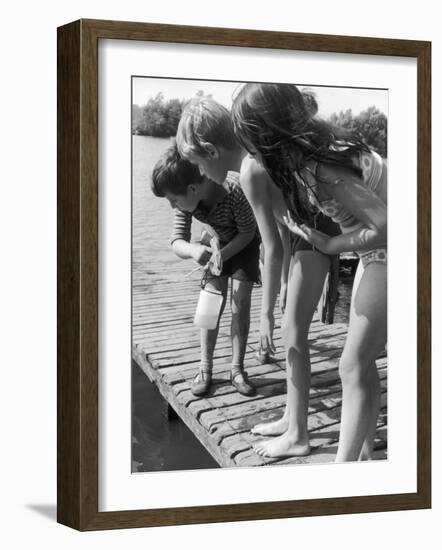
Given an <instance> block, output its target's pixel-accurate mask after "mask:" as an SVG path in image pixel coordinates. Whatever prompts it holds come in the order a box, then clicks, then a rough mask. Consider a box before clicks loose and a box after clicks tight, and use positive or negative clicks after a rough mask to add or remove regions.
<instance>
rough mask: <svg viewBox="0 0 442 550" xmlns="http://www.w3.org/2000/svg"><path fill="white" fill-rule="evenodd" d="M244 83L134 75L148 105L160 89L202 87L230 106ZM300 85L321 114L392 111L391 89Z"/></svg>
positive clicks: (137, 93) (180, 94)
mask: <svg viewBox="0 0 442 550" xmlns="http://www.w3.org/2000/svg"><path fill="white" fill-rule="evenodd" d="M240 86H241V83H238V82H219V81H210V80H180V79H168V78H148V77H134V79H133V88H132V93H133V103H136V104H137V105H140V106H141V105H145V104H146V103H147V101H148V100H149V99H150V98H151V97H154V96H156V95H157V94H158V93H159V92H162V93H163V94H164V97H165V98H166V99H172V98H178V99H190V98H191V97H194V96H195V94H196V92H197V91H198V90H203V91H204V92H205V94H212V96H213V99H215V100H216V101H219V102H220V103H222V104H223V105H225V106H226V107H228V108H230V107H231V105H232V96H233V94H234V92H235V90H237V89H238V88H239V87H240ZM299 86H300V87H308V88H309V89H311V90H313V91H314V92H315V94H316V99H317V102H318V107H319V111H318V114H319V116H323V117H327V116H329V115H331V114H332V113H338V112H339V111H343V110H346V109H351V110H352V111H353V114H354V115H357V114H359V113H360V112H361V111H363V110H364V109H367V108H368V107H371V106H372V105H374V106H376V107H378V108H379V109H380V110H381V111H382V112H383V113H385V114H386V115H387V114H388V91H387V90H373V89H366V88H337V87H327V86H311V85H309V84H299Z"/></svg>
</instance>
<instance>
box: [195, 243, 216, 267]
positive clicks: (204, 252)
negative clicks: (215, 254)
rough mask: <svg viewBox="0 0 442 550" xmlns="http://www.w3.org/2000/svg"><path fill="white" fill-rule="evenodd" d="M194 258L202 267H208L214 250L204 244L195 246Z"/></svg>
mask: <svg viewBox="0 0 442 550" xmlns="http://www.w3.org/2000/svg"><path fill="white" fill-rule="evenodd" d="M191 254H192V258H193V259H194V260H195V262H197V263H198V264H200V265H206V264H207V262H208V261H209V260H210V258H211V257H212V250H211V248H209V247H208V246H204V245H202V244H194V245H193V248H192V252H191Z"/></svg>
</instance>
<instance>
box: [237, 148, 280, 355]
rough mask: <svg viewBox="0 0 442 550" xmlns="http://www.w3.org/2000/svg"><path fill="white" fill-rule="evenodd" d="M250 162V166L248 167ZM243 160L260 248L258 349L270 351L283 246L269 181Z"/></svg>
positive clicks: (246, 191)
mask: <svg viewBox="0 0 442 550" xmlns="http://www.w3.org/2000/svg"><path fill="white" fill-rule="evenodd" d="M252 162H253V164H252ZM252 162H249V160H248V159H245V160H244V161H243V167H242V168H241V187H242V189H243V191H244V194H245V195H246V197H247V199H248V201H249V203H250V205H251V206H252V208H253V211H254V213H255V218H256V221H257V223H258V228H259V231H260V233H261V238H262V243H263V246H264V254H265V256H264V273H263V293H262V303H261V323H260V334H261V347H262V348H264V349H265V348H270V349H271V350H274V346H273V327H274V313H273V312H274V307H275V302H276V296H277V294H278V290H279V287H280V282H281V276H282V271H283V270H282V266H283V263H284V262H283V260H284V246H283V242H282V240H281V235H280V232H279V231H278V225H277V222H276V219H275V216H274V214H273V209H272V200H271V193H270V188H269V185H270V184H271V181H270V179H269V177H268V175H267V174H266V172H265V171H264V170H260V169H259V167H258V168H257V166H256V162H255V161H252Z"/></svg>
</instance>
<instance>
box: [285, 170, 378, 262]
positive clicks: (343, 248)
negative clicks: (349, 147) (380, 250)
mask: <svg viewBox="0 0 442 550" xmlns="http://www.w3.org/2000/svg"><path fill="white" fill-rule="evenodd" d="M319 172H320V173H319V174H318V175H319V177H320V178H321V179H323V180H325V181H330V182H331V183H330V184H322V185H323V189H325V190H326V191H327V194H328V195H330V197H331V198H333V199H336V200H338V201H339V202H340V203H341V204H342V205H343V206H344V207H345V208H346V209H347V210H348V211H349V212H350V213H351V214H353V216H354V217H355V218H356V219H357V220H358V221H359V222H360V224H361V225H360V227H358V228H357V229H355V230H354V231H351V232H350V233H345V234H342V235H338V236H336V237H331V238H330V237H328V236H327V235H325V234H324V233H321V232H320V231H316V230H315V229H312V228H309V227H307V226H305V225H301V226H298V225H297V224H295V223H294V222H293V220H291V219H290V218H289V217H288V220H287V222H288V223H287V225H288V227H289V229H290V230H291V231H293V232H294V233H296V234H298V235H301V236H302V237H303V238H304V239H306V240H307V241H308V242H310V243H311V244H313V245H314V246H316V247H317V248H318V249H319V250H321V251H322V252H324V253H326V254H339V253H340V252H348V251H354V250H369V249H371V248H377V247H380V246H385V245H386V242H387V206H386V204H385V203H384V202H383V201H382V199H381V198H379V197H378V196H377V195H376V194H375V193H374V192H373V191H371V190H370V189H368V188H367V187H366V186H365V185H364V184H363V182H362V181H361V179H360V178H358V177H357V176H356V175H354V174H353V173H352V172H350V170H347V169H343V168H340V167H334V166H333V167H332V166H328V165H326V166H321V167H320V170H319Z"/></svg>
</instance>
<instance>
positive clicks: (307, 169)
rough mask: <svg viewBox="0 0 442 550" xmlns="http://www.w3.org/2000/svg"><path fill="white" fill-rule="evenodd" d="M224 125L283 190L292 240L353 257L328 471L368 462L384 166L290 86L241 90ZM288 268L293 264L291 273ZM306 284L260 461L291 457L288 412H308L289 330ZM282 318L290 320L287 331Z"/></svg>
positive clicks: (382, 263)
mask: <svg viewBox="0 0 442 550" xmlns="http://www.w3.org/2000/svg"><path fill="white" fill-rule="evenodd" d="M232 119H233V124H234V129H235V133H236V135H237V137H238V139H239V141H240V142H241V143H242V145H243V147H244V148H246V149H247V150H248V152H249V154H250V155H251V156H252V157H254V158H255V159H256V160H257V162H258V163H260V164H262V166H263V167H264V168H265V169H266V171H267V173H268V174H269V176H270V178H271V180H272V181H273V182H274V183H275V185H276V186H277V187H278V188H279V189H280V190H281V192H282V194H283V196H284V199H285V203H286V206H287V214H286V217H285V222H286V224H287V226H288V228H289V229H290V231H291V232H292V233H293V234H294V235H296V236H298V237H301V238H302V239H304V240H305V241H306V242H308V243H309V244H310V245H311V246H312V248H313V250H316V251H320V252H322V253H323V254H324V255H333V254H339V253H341V252H349V251H352V252H356V253H357V254H358V256H359V257H360V262H359V265H358V269H357V273H356V276H355V281H354V284H353V292H352V300H351V305H350V315H349V327H348V334H347V339H346V343H345V346H344V350H343V353H342V356H341V359H340V363H339V374H340V377H341V381H342V390H343V393H342V413H341V429H340V437H339V446H338V452H337V456H336V461H338V462H342V461H350V460H358V459H370V458H372V454H373V442H374V436H375V432H376V424H377V418H378V413H379V406H380V384H379V377H378V373H377V369H376V363H375V361H376V359H377V357H378V356H379V354H380V352H381V351H382V350H383V348H384V347H385V344H386V339H387V250H386V247H387V206H386V203H387V166H386V162H385V161H383V160H382V158H381V157H380V156H379V155H378V154H377V153H375V152H374V151H371V150H370V149H369V148H368V147H367V146H366V145H365V144H364V143H363V142H362V141H361V140H360V139H358V137H356V136H354V135H352V134H350V133H348V132H346V131H344V130H342V129H339V128H336V127H333V126H331V125H330V124H328V123H326V122H325V121H323V120H321V119H320V118H319V117H317V103H316V100H315V98H314V96H313V95H312V94H311V93H310V92H308V91H300V90H299V89H298V88H297V87H296V86H295V85H291V84H246V85H245V86H244V87H243V88H242V89H241V90H240V92H239V94H238V95H237V96H236V98H235V100H234V104H233V108H232ZM319 214H323V215H325V216H327V217H328V218H330V219H331V220H333V221H334V222H336V223H338V224H339V226H340V229H341V234H340V235H336V236H330V235H329V234H326V233H324V232H323V231H321V230H320V228H318V225H317V223H316V221H317V219H318V215H319ZM296 268H297V262H296V258H295V260H294V262H293V267H292V270H291V271H292V273H296V271H297V269H296ZM298 271H299V269H298ZM305 275H306V274H305V273H303V272H302V270H301V272H300V273H298V277H291V279H290V282H289V285H288V298H287V306H286V319H285V321H284V324H285V334H284V338H285V343H286V348H287V359H288V361H287V383H288V388H287V405H286V412H285V418H286V422H285V425H284V426H283V427H284V428H286V429H285V431H284V433H282V434H281V435H280V436H279V437H277V438H276V439H275V440H270V441H268V442H265V443H262V444H261V446H258V447H257V450H258V452H260V454H263V455H266V456H285V455H287V454H290V453H287V452H286V449H287V448H288V447H290V442H291V441H293V440H294V438H296V436H297V430H298V429H299V426H296V422H295V421H294V420H296V414H295V413H296V410H297V408H298V409H299V407H300V406H302V407H303V408H304V411H307V405H306V396H305V380H306V377H307V376H309V370H308V374H307V370H306V365H308V364H309V351H308V349H305V348H303V347H302V346H300V345H299V343H298V341H297V336H296V334H289V333H288V329H287V327H288V326H289V325H291V326H294V325H295V326H297V325H298V324H299V323H301V325H302V324H303V325H304V327H305V325H306V323H307V322H308V324H310V321H311V317H310V312H309V315H306V316H305V317H304V315H303V314H304V312H300V311H299V306H298V303H297V302H299V293H300V292H302V291H303V290H304V289H305V288H308V287H309V286H311V283H310V281H309V279H308V277H307V276H305ZM311 313H312V315H313V312H311ZM288 315H295V316H296V317H297V318H298V319H297V320H296V321H295V322H292V323H289V322H287V321H288V319H287V316H288ZM307 403H308V395H307ZM305 414H306V412H305Z"/></svg>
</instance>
